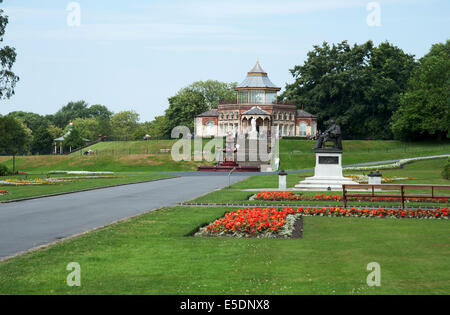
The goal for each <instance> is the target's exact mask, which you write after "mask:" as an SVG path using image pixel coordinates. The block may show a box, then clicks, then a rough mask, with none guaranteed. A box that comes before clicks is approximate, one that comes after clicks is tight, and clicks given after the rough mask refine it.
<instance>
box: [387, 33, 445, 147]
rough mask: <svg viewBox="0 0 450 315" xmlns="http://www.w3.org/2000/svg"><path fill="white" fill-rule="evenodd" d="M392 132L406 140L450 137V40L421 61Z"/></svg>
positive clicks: (432, 50) (395, 118) (403, 99)
mask: <svg viewBox="0 0 450 315" xmlns="http://www.w3.org/2000/svg"><path fill="white" fill-rule="evenodd" d="M392 130H393V132H394V134H395V136H396V138H398V139H403V140H423V139H438V140H441V139H443V138H445V137H449V136H450V135H449V132H450V40H448V41H447V42H446V43H445V44H443V43H440V44H435V45H433V46H432V48H431V50H430V52H429V53H428V54H426V55H425V56H424V57H423V58H421V59H420V61H419V66H418V67H417V69H415V71H414V72H413V74H412V76H411V78H410V80H409V88H408V90H407V91H406V93H405V94H404V95H403V96H402V97H401V99H400V108H399V109H398V111H397V112H396V113H395V114H394V117H393V121H392Z"/></svg>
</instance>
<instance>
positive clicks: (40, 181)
mask: <svg viewBox="0 0 450 315" xmlns="http://www.w3.org/2000/svg"><path fill="white" fill-rule="evenodd" d="M73 181H74V180H72V179H60V178H34V179H16V178H11V179H4V180H0V186H2V185H3V186H24V185H56V184H61V183H67V182H73Z"/></svg>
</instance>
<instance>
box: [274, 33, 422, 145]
mask: <svg viewBox="0 0 450 315" xmlns="http://www.w3.org/2000/svg"><path fill="white" fill-rule="evenodd" d="M413 68H414V57H413V56H411V55H407V54H405V53H404V52H403V51H402V50H401V49H399V48H397V47H395V46H393V45H391V44H389V43H387V42H386V43H382V44H380V45H379V46H378V47H374V44H373V43H372V41H368V42H366V43H364V44H362V45H357V44H355V45H354V46H350V45H349V44H348V43H347V42H346V41H343V42H341V43H338V44H333V45H332V46H330V45H329V44H328V43H326V42H324V43H323V44H322V46H314V49H313V50H312V51H310V52H309V53H308V58H307V60H306V62H305V63H304V65H303V66H295V67H294V68H293V69H292V70H291V73H292V75H293V77H294V79H295V82H294V83H293V84H288V85H287V86H286V89H285V92H284V93H283V94H282V95H281V96H280V100H282V101H291V102H292V101H294V102H296V103H297V105H298V106H302V107H303V106H304V109H305V110H306V111H309V112H311V113H313V114H316V115H317V116H318V120H319V128H320V129H322V130H323V129H324V128H325V127H326V125H327V123H328V122H329V121H330V120H332V119H333V120H336V122H337V123H338V124H340V125H341V127H342V129H343V130H344V137H346V138H353V139H355V138H356V139H357V138H366V139H374V138H377V139H389V138H391V137H392V134H391V132H390V128H389V123H390V117H391V116H392V114H393V112H394V111H395V110H396V109H397V108H398V106H399V105H398V99H399V95H400V94H401V93H402V92H403V91H404V90H405V89H406V84H407V80H408V78H409V75H410V73H411V71H412V69H413Z"/></svg>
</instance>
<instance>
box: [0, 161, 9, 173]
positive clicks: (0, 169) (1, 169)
mask: <svg viewBox="0 0 450 315" xmlns="http://www.w3.org/2000/svg"><path fill="white" fill-rule="evenodd" d="M8 175H11V171H10V170H9V168H7V167H6V165H3V164H0V176H8Z"/></svg>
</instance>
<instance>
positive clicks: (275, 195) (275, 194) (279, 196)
mask: <svg viewBox="0 0 450 315" xmlns="http://www.w3.org/2000/svg"><path fill="white" fill-rule="evenodd" d="M303 197H304V196H303V195H297V194H294V193H292V192H284V191H263V192H261V193H259V194H257V195H256V196H255V199H257V200H302V198H303Z"/></svg>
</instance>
